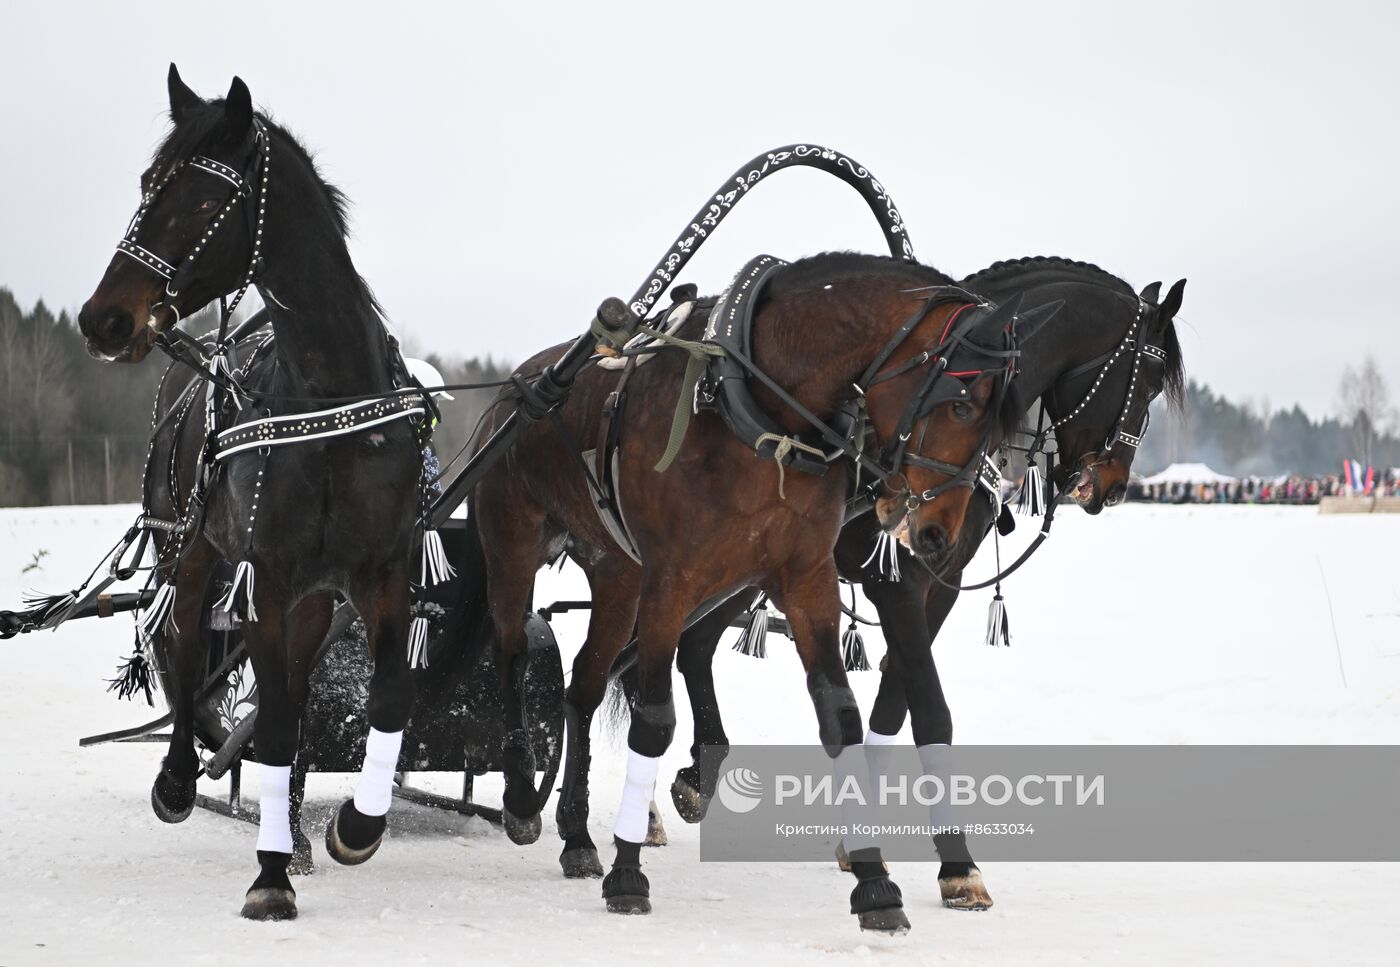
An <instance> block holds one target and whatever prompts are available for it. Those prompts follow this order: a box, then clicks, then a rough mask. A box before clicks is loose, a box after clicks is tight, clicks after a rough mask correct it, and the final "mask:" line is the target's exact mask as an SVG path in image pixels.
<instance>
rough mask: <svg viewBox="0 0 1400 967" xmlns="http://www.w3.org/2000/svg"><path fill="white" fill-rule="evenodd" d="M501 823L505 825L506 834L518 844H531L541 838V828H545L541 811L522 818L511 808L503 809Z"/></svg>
mask: <svg viewBox="0 0 1400 967" xmlns="http://www.w3.org/2000/svg"><path fill="white" fill-rule="evenodd" d="M501 825H503V826H505V828H506V835H507V836H509V837H510V841H511V842H512V843H514V844H515V845H516V846H529V845H530V844H531V843H533V842H534V841H535V840H537V839H539V838H540V830H541V829H543V828H544V823H543V822H541V821H540V814H539V813H535V814H534V815H533V816H526V817H525V818H523V819H522V818H521V817H519V816H517V815H515V814H514V813H512V812H511V811H510V810H509V809H502V810H501Z"/></svg>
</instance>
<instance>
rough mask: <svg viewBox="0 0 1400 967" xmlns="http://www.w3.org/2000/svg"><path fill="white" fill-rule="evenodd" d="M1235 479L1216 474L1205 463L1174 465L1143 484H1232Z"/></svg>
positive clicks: (1146, 479)
mask: <svg viewBox="0 0 1400 967" xmlns="http://www.w3.org/2000/svg"><path fill="white" fill-rule="evenodd" d="M1234 479H1235V478H1234V477H1227V476H1225V475H1224V474H1223V473H1216V472H1215V471H1214V470H1212V469H1211V468H1210V467H1207V466H1206V465H1205V464H1204V463H1174V464H1172V465H1171V466H1170V467H1168V468H1167V469H1165V470H1163V471H1162V472H1161V473H1156V474H1153V475H1152V476H1150V477H1146V478H1144V479H1143V481H1142V482H1143V483H1145V484H1148V485H1149V486H1150V485H1152V484H1178V483H1185V484H1217V483H1232V482H1234Z"/></svg>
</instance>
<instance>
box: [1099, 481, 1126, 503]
mask: <svg viewBox="0 0 1400 967" xmlns="http://www.w3.org/2000/svg"><path fill="white" fill-rule="evenodd" d="M1127 495H1128V485H1127V484H1125V483H1123V482H1122V481H1119V482H1118V483H1116V484H1114V485H1113V486H1112V487H1111V488H1109V491H1108V497H1107V498H1106V499H1105V500H1104V503H1106V504H1108V506H1110V507H1117V506H1118V505H1119V504H1121V503H1122V502H1123V498H1124V497H1126V496H1127Z"/></svg>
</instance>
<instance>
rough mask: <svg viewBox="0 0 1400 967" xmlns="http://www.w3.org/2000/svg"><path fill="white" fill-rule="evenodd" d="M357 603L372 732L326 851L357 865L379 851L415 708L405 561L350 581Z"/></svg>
mask: <svg viewBox="0 0 1400 967" xmlns="http://www.w3.org/2000/svg"><path fill="white" fill-rule="evenodd" d="M351 598H352V601H353V603H354V605H355V609H356V610H357V611H358V612H359V613H360V616H361V617H362V618H363V619H364V622H365V637H366V639H367V641H368V643H369V649H370V654H371V655H373V657H374V673H373V674H372V675H371V676H370V681H369V699H368V701H367V702H366V707H365V712H366V717H367V718H368V719H369V735H368V736H367V737H366V738H365V760H364V765H363V766H361V768H360V779H359V782H358V783H356V785H355V795H354V796H353V797H352V798H350V799H347V800H346V801H345V802H344V803H342V804H341V806H340V809H339V810H337V811H336V813H335V815H334V816H333V817H332V818H331V822H330V825H329V826H327V827H326V851H327V852H329V853H330V855H331V858H332V859H334V860H335V861H336V862H338V863H344V864H346V865H347V866H354V865H357V864H359V863H363V862H365V861H366V860H368V859H369V858H370V857H371V856H373V855H374V853H375V851H376V850H378V849H379V844H380V843H381V842H383V839H384V829H385V827H386V825H387V823H388V820H387V819H386V818H385V817H386V816H388V814H389V806H390V804H391V803H392V801H393V796H394V772H395V771H396V770H397V769H398V763H399V748H400V746H401V745H402V743H403V730H404V728H405V727H407V725H408V717H409V713H411V712H412V711H413V676H412V674H411V672H410V670H409V667H408V623H409V586H408V571H407V566H406V565H402V566H399V567H397V568H394V569H392V570H390V571H388V572H386V573H383V574H377V575H375V577H374V579H371V580H360V581H356V582H355V583H354V585H352V587H351Z"/></svg>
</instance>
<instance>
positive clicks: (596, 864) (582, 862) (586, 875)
mask: <svg viewBox="0 0 1400 967" xmlns="http://www.w3.org/2000/svg"><path fill="white" fill-rule="evenodd" d="M559 865H560V866H561V867H562V868H563V870H564V878H565V879H568V880H590V879H596V878H598V877H600V876H602V875H603V863H602V861H601V860H600V859H598V851H597V850H596V849H594V848H593V847H591V846H581V847H579V848H578V849H566V850H564V852H562V853H560V854H559Z"/></svg>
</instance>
